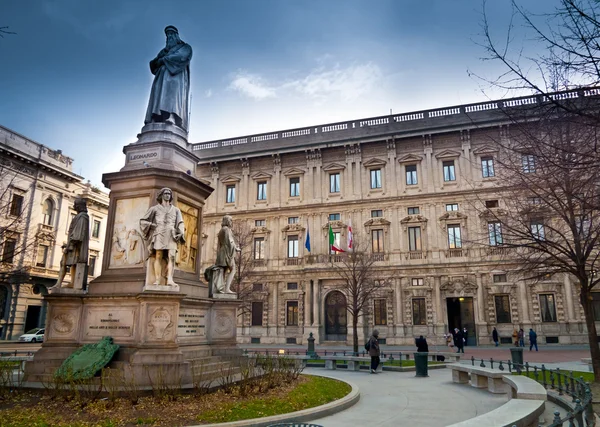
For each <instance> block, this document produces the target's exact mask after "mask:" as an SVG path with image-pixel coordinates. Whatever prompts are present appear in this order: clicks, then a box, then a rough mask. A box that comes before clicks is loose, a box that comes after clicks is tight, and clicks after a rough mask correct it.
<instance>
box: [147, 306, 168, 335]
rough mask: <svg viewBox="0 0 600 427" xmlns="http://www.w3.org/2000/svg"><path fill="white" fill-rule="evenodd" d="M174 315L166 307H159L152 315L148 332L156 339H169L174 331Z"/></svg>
mask: <svg viewBox="0 0 600 427" xmlns="http://www.w3.org/2000/svg"><path fill="white" fill-rule="evenodd" d="M173 325H174V323H173V316H172V315H171V312H170V311H169V310H167V309H165V308H164V307H159V308H157V309H156V310H154V312H152V314H151V315H150V320H149V321H148V334H149V335H150V337H151V338H153V339H156V340H164V339H168V338H169V336H170V335H171V334H172V333H173Z"/></svg>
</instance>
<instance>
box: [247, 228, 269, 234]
mask: <svg viewBox="0 0 600 427" xmlns="http://www.w3.org/2000/svg"><path fill="white" fill-rule="evenodd" d="M250 232H251V233H252V234H269V233H270V232H271V230H269V229H268V228H267V227H264V226H261V227H254V228H252V229H251V230H250Z"/></svg>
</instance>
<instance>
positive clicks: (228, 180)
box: [221, 175, 241, 184]
mask: <svg viewBox="0 0 600 427" xmlns="http://www.w3.org/2000/svg"><path fill="white" fill-rule="evenodd" d="M240 181H241V178H238V177H237V176H235V175H227V176H226V177H224V178H222V179H221V182H222V183H223V184H236V183H238V182H240Z"/></svg>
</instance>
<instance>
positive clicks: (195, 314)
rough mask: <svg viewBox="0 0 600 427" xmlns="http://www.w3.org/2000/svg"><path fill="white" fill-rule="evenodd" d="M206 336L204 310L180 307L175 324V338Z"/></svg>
mask: <svg viewBox="0 0 600 427" xmlns="http://www.w3.org/2000/svg"><path fill="white" fill-rule="evenodd" d="M203 336H206V319H205V312H204V310H199V309H195V308H183V307H182V308H180V310H179V322H178V324H177V338H187V337H203Z"/></svg>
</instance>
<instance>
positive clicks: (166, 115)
mask: <svg viewBox="0 0 600 427" xmlns="http://www.w3.org/2000/svg"><path fill="white" fill-rule="evenodd" d="M165 34H166V36H167V44H166V46H165V48H164V49H162V50H161V51H160V52H158V55H156V58H154V59H153V60H152V61H150V71H151V72H152V74H154V76H155V77H154V83H152V92H150V101H149V102H148V109H147V111H146V119H145V120H144V123H146V124H148V123H151V122H165V123H170V124H173V125H176V126H178V127H180V128H182V129H183V130H185V131H186V132H187V131H188V129H189V128H188V111H189V98H190V60H191V59H192V48H191V46H190V45H189V44H187V43H184V42H183V41H181V39H180V38H179V31H178V30H177V28H175V27H174V26H172V25H169V26H168V27H166V28H165Z"/></svg>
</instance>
